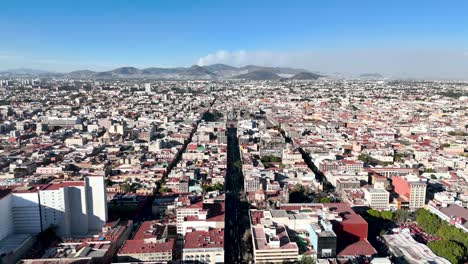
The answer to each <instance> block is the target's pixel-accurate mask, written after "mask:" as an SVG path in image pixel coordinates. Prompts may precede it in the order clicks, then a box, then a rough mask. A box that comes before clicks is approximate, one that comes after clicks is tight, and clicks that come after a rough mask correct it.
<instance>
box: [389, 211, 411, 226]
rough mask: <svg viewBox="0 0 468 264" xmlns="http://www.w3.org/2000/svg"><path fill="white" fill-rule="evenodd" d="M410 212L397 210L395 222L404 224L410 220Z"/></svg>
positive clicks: (394, 216)
mask: <svg viewBox="0 0 468 264" xmlns="http://www.w3.org/2000/svg"><path fill="white" fill-rule="evenodd" d="M409 216H410V212H409V211H408V210H406V209H397V210H396V211H395V213H394V214H393V221H395V222H396V223H397V224H403V223H405V222H406V220H408V219H409Z"/></svg>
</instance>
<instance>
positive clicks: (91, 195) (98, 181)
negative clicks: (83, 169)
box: [85, 176, 107, 230]
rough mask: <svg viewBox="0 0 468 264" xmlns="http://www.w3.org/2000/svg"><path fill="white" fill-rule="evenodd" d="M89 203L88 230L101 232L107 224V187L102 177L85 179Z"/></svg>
mask: <svg viewBox="0 0 468 264" xmlns="http://www.w3.org/2000/svg"><path fill="white" fill-rule="evenodd" d="M85 183H86V193H87V202H88V228H89V230H101V228H102V226H103V225H104V224H105V223H106V222H107V199H106V185H105V182H104V177H102V176H88V177H86V179H85Z"/></svg>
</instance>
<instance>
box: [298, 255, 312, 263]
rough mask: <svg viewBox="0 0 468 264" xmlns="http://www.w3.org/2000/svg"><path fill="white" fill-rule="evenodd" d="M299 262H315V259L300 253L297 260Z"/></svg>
mask: <svg viewBox="0 0 468 264" xmlns="http://www.w3.org/2000/svg"><path fill="white" fill-rule="evenodd" d="M299 263H300V264H315V263H316V262H315V259H314V258H313V257H311V256H309V255H302V257H301V260H300V261H299Z"/></svg>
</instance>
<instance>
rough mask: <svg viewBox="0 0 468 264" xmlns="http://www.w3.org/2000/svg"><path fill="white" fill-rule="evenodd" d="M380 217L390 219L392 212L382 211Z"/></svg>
mask: <svg viewBox="0 0 468 264" xmlns="http://www.w3.org/2000/svg"><path fill="white" fill-rule="evenodd" d="M380 217H381V218H382V219H384V220H388V221H391V220H392V219H393V213H392V212H390V211H382V212H381V213H380Z"/></svg>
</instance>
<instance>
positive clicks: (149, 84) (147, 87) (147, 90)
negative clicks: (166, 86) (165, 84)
mask: <svg viewBox="0 0 468 264" xmlns="http://www.w3.org/2000/svg"><path fill="white" fill-rule="evenodd" d="M145 92H147V93H151V83H145Z"/></svg>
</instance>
